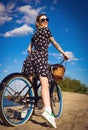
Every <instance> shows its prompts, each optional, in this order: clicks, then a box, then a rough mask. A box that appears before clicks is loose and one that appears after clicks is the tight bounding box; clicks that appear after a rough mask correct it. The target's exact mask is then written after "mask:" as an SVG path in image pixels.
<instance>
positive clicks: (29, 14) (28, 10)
mask: <svg viewBox="0 0 88 130" xmlns="http://www.w3.org/2000/svg"><path fill="white" fill-rule="evenodd" d="M43 8H44V7H42V8H41V7H39V8H37V9H34V8H32V7H31V6H30V5H25V6H21V7H19V8H18V9H17V10H18V11H19V13H21V14H23V17H22V19H20V20H17V23H25V24H34V22H35V18H36V17H37V15H38V13H39V12H40V11H41V10H42V9H43Z"/></svg>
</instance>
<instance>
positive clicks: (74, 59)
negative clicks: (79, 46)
mask: <svg viewBox="0 0 88 130" xmlns="http://www.w3.org/2000/svg"><path fill="white" fill-rule="evenodd" d="M65 54H66V55H67V57H68V58H69V61H78V60H79V59H78V58H76V57H75V56H74V54H73V53H72V52H70V51H66V52H65Z"/></svg>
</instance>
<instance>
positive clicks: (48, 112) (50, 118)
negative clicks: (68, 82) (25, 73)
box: [40, 76, 57, 128]
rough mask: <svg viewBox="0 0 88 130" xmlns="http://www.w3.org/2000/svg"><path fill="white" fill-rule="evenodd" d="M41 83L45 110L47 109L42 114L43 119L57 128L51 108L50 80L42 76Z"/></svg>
mask: <svg viewBox="0 0 88 130" xmlns="http://www.w3.org/2000/svg"><path fill="white" fill-rule="evenodd" d="M40 82H41V86H42V99H43V102H44V109H45V111H44V112H43V113H42V117H43V118H44V119H46V120H47V121H48V122H49V124H50V125H51V126H53V127H54V128H57V126H56V122H55V118H54V116H53V115H52V110H51V106H50V94H49V83H48V78H47V77H42V76H40Z"/></svg>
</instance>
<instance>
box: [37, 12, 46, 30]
mask: <svg viewBox="0 0 88 130" xmlns="http://www.w3.org/2000/svg"><path fill="white" fill-rule="evenodd" d="M41 16H46V14H40V15H38V16H37V18H36V28H38V27H39V25H40V24H39V20H40V17H41Z"/></svg>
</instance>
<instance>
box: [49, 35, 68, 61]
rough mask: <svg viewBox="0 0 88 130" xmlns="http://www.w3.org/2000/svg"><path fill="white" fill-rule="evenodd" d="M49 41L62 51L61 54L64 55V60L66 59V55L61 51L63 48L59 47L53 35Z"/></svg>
mask: <svg viewBox="0 0 88 130" xmlns="http://www.w3.org/2000/svg"><path fill="white" fill-rule="evenodd" d="M50 41H51V42H52V43H53V45H54V46H55V47H56V49H57V50H58V51H59V52H60V53H62V55H63V56H64V58H65V59H66V60H68V57H67V56H66V54H65V52H64V51H63V49H62V48H61V47H60V45H59V44H58V43H57V42H56V41H55V39H54V38H53V37H50Z"/></svg>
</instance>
